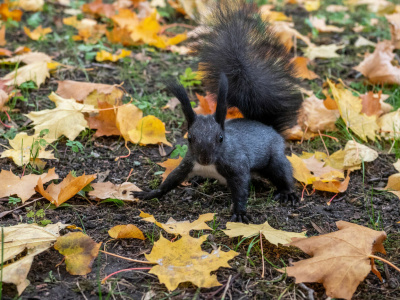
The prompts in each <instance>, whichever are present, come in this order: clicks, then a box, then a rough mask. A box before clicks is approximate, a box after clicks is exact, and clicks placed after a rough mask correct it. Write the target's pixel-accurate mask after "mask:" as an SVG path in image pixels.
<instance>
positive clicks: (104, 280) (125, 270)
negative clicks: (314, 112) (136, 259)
mask: <svg viewBox="0 0 400 300" xmlns="http://www.w3.org/2000/svg"><path fill="white" fill-rule="evenodd" d="M150 269H151V268H130V269H123V270H119V271H116V272H114V273H111V274H110V275H108V276H106V277H105V278H104V279H103V280H102V281H101V283H105V282H106V281H107V279H108V278H110V277H111V276H113V275H115V274H118V273H121V272H127V271H132V270H150Z"/></svg>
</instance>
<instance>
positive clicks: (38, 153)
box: [1, 132, 56, 166]
mask: <svg viewBox="0 0 400 300" xmlns="http://www.w3.org/2000/svg"><path fill="white" fill-rule="evenodd" d="M54 141H55V139H51V138H48V137H47V136H46V137H39V135H37V134H35V135H30V136H29V135H28V134H27V133H26V132H21V133H18V134H17V135H16V136H15V137H14V139H12V140H8V142H9V143H10V146H11V147H12V148H11V149H8V150H5V151H3V153H2V154H1V157H9V158H12V160H13V161H14V162H15V164H17V165H18V166H23V165H25V164H28V163H34V160H35V159H39V158H45V159H56V158H55V157H54V154H53V151H52V150H51V151H50V150H45V149H46V148H47V146H48V145H49V144H51V143H52V142H54ZM43 142H44V145H43V144H42V143H43Z"/></svg>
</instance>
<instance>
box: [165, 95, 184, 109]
mask: <svg viewBox="0 0 400 300" xmlns="http://www.w3.org/2000/svg"><path fill="white" fill-rule="evenodd" d="M178 104H180V102H179V100H178V98H176V97H172V98H171V99H169V101H168V103H167V104H166V105H165V106H164V107H163V109H170V110H172V111H174V110H175V107H176V106H177V105H178Z"/></svg>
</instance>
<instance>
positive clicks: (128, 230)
mask: <svg viewBox="0 0 400 300" xmlns="http://www.w3.org/2000/svg"><path fill="white" fill-rule="evenodd" d="M108 234H109V235H110V236H111V237H112V238H113V239H139V240H145V237H144V235H143V232H142V231H141V230H140V229H139V228H137V227H136V226H135V225H132V224H128V225H117V226H114V227H113V228H111V229H110V230H109V231H108Z"/></svg>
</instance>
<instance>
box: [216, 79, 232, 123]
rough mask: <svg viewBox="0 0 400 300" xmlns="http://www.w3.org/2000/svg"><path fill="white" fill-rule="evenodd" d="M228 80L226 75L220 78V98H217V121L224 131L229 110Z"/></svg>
mask: <svg viewBox="0 0 400 300" xmlns="http://www.w3.org/2000/svg"><path fill="white" fill-rule="evenodd" d="M228 88H229V87H228V78H226V75H225V73H221V75H220V76H219V87H218V98H217V109H216V110H215V115H214V117H215V121H217V123H218V124H220V125H221V127H222V129H224V124H225V118H226V112H227V110H228V108H227V104H226V98H227V96H228Z"/></svg>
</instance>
